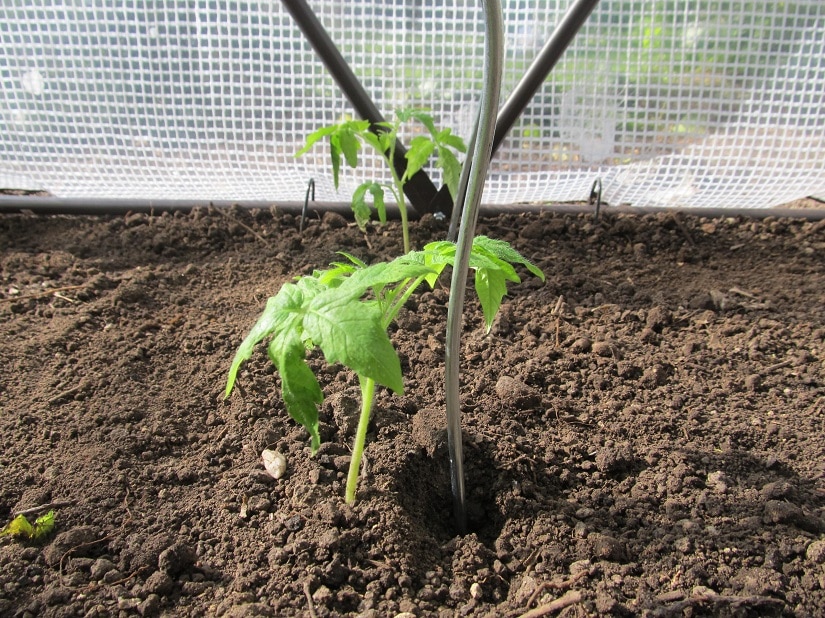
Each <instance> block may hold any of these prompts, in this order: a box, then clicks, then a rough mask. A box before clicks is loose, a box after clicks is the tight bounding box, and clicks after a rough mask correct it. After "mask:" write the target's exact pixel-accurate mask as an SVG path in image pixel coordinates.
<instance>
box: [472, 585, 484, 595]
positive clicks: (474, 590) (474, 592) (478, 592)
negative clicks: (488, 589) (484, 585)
mask: <svg viewBox="0 0 825 618" xmlns="http://www.w3.org/2000/svg"><path fill="white" fill-rule="evenodd" d="M482 594H484V592H483V591H482V590H481V586H479V584H478V582H473V585H472V586H470V596H471V597H473V598H474V599H480V598H481V595H482Z"/></svg>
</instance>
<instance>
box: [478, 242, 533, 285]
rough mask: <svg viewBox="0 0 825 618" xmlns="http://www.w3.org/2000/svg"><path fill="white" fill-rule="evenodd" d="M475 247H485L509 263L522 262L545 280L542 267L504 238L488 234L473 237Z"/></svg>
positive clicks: (531, 271)
mask: <svg viewBox="0 0 825 618" xmlns="http://www.w3.org/2000/svg"><path fill="white" fill-rule="evenodd" d="M473 247H474V248H475V247H479V248H481V249H484V250H485V251H488V252H489V253H491V254H493V255H495V256H496V257H497V258H499V259H501V260H504V261H505V262H507V263H509V264H521V265H523V266H524V267H526V268H527V270H528V271H530V273H531V274H533V275H535V276H536V277H538V278H539V279H541V280H542V281H544V273H543V272H542V271H541V269H540V268H538V267H537V266H535V265H534V264H533V263H532V262H530V261H529V260H528V259H527V258H525V257H524V256H523V255H521V253H519V252H518V251H516V250H515V249H513V247H511V246H510V245H509V243H507V242H505V241H503V240H495V239H493V238H488V237H487V236H477V237H476V238H474V239H473Z"/></svg>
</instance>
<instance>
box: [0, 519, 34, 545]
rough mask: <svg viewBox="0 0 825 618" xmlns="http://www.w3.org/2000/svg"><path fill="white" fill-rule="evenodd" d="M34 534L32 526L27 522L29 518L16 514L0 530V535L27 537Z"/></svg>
mask: <svg viewBox="0 0 825 618" xmlns="http://www.w3.org/2000/svg"><path fill="white" fill-rule="evenodd" d="M33 534H34V528H33V527H32V525H31V524H30V523H29V520H28V519H26V516H25V515H18V516H17V517H15V518H14V519H12V520H11V521H10V522H9V523H8V524H7V525H6V527H5V528H3V529H2V530H0V535H9V536H13V537H21V536H22V537H26V538H27V539H30V538H32V535H33Z"/></svg>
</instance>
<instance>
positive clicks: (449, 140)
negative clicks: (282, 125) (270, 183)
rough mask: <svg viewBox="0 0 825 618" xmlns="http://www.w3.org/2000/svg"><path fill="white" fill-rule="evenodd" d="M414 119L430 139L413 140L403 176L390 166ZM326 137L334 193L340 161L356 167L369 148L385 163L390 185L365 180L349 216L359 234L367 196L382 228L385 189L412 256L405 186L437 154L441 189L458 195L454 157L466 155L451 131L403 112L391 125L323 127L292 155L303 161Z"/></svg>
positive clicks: (426, 116) (457, 167) (458, 168)
mask: <svg viewBox="0 0 825 618" xmlns="http://www.w3.org/2000/svg"><path fill="white" fill-rule="evenodd" d="M413 120H416V121H418V122H419V123H421V124H422V125H424V128H426V129H427V133H428V134H424V135H417V136H415V137H413V138H412V140H411V141H410V148H409V150H408V151H407V153H406V155H405V157H406V159H407V169H406V170H405V172H404V174H403V175H402V176H399V175H398V171H397V170H396V169H395V166H394V165H393V160H394V157H395V147H396V144H397V140H398V133H399V131H400V130H401V127H402V126H403V125H404V124H406V123H409V122H411V121H413ZM325 137H327V138H329V152H330V159H331V162H332V178H333V182H334V184H335V188H336V189H337V188H338V179H339V176H340V171H341V159H342V157H343V160H344V161H345V162H346V164H347V165H349V166H350V167H351V168H353V169H355V168H356V167H358V151H359V150H360V149H361V145H362V143H363V144H368V145H370V146H371V147H372V149H373V150H374V151H375V153H376V154H378V155H379V156H381V157H382V158H383V159H384V161H385V162H386V163H387V165H388V166H389V169H390V173H391V174H392V183H391V184H383V183H380V182H375V181H367V182H365V183H363V184H361V185H360V186H359V187H358V188H357V189H356V190H355V192H354V193H353V194H352V212H353V214H354V215H355V221H356V222H357V223H358V226H359V227H360V228H361V229H364V226H365V225H366V223H367V222H368V221H369V220H370V215H371V210H370V207H369V205H368V204H367V194H369V195H371V196H372V202H373V205H374V207H375V210H376V212H377V213H378V219H379V220H380V221H381V222H382V223H385V222H386V220H387V209H386V205H385V200H384V191H385V189H389V191H390V194H391V195H392V198H393V199H394V200H395V202H396V204H398V210H399V212H400V214H401V233H402V235H403V240H404V253H409V251H410V231H409V223H408V220H407V205H406V202H405V201H404V185H405V184H406V183H407V180H409V179H410V178H411V177H412V176H414V175H415V174H417V173H418V172H419V171H420V170H421V168H423V167H424V165H426V163H427V161H428V160H429V159H430V157H431V156H432V155H433V154H435V155H436V160H435V165H436V167H438V168H440V169H441V170H442V172H443V174H444V184H445V185H447V188H448V189H449V190H450V194H451V195H452V196H453V198H455V196H456V193H457V191H458V182H459V177H460V175H461V164H460V163H459V161H458V157H457V156H456V153H457V152H466V150H467V148H466V146H465V145H464V140H462V139H461V138H460V137H459V136H458V135H453V133H452V131H451V130H450V129H449V128H446V129H438V128H436V126H435V122H434V121H433V118H432V116H430V115H429V114H428V113H426V112H424V111H422V110H413V109H405V110H398V111H396V112H395V120H393V121H392V122H380V123H376V124H372V123H371V122H370V121H369V120H345V121H343V122H340V123H338V124H335V125H331V126H328V127H323V128H321V129H318V130H317V131H315V132H314V133H312V134H310V135H309V136H308V137H307V140H306V144H305V145H304V147H303V148H301V150H299V151H298V152H297V153H296V155H295V156H296V157H299V156H302V155H304V154H306V153H307V152H309V150H310V149H311V148H312V147H313V146H314V145H315V144H316V143H318V142H319V141H321V140H322V139H324V138H325Z"/></svg>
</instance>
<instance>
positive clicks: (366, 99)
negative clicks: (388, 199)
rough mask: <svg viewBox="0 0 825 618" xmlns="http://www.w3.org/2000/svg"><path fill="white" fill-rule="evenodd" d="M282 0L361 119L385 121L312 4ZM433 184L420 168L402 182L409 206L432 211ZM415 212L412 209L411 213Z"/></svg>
mask: <svg viewBox="0 0 825 618" xmlns="http://www.w3.org/2000/svg"><path fill="white" fill-rule="evenodd" d="M281 3H282V4H283V5H284V6H285V7H286V9H287V10H288V11H289V13H290V15H292V18H293V19H294V20H295V22H296V23H297V24H298V27H299V28H300V29H301V31H302V32H303V33H304V36H305V37H306V39H307V41H309V43H310V45H312V48H313V49H314V50H315V53H317V54H318V56H320V58H321V60H322V61H323V63H324V65H325V66H326V67H327V70H328V71H329V72H330V74H331V75H332V78H333V79H334V80H335V81H336V83H337V84H338V87H339V88H341V91H342V92H343V93H344V96H346V97H347V99H348V100H349V102H350V103H351V104H352V107H353V108H354V109H355V111H356V112H357V113H358V115H359V116H361V118H363V119H364V120H369V121H370V122H372V123H373V124H375V123H378V122H384V117H383V115H382V114H381V112H380V111H379V110H378V108H377V107H376V106H375V103H373V101H372V99H371V98H370V96H369V94H367V91H366V90H364V86H363V85H362V84H361V82H360V81H358V78H357V77H356V76H355V73H353V71H352V69H351V68H350V66H349V65H348V64H347V61H346V60H345V59H344V57H343V56H342V55H341V52H340V51H339V50H338V48H337V47H336V46H335V43H333V42H332V39H330V37H329V34H328V33H327V31H326V30H325V29H324V26H323V25H322V24H321V22H320V21H319V20H318V18H317V17H316V16H315V13H313V12H312V8H311V7H310V6H309V5H308V4H307V2H306V0H281ZM405 154H406V149H405V148H404V146H403V145H402V144H401V142H400V141H399V142H397V143H396V146H395V157H394V160H393V166H394V167H395V170H396V172H398V175H399V177H402V176H403V175H404V171H405V170H406V169H407V159H406V158H405V157H404V155H405ZM436 192H437V190H436V188H435V185H434V184H433V182H432V180H430V177H429V176H427V173H426V172H424V171H423V170H419V171H418V173H416V174H414V175H413V176H412V177H411V178H410V179H409V180H407V182H406V184H405V185H404V193H405V195H406V196H407V198H408V199H409V200H410V203H411V205H412V207H413V208H414V209H415V210H417V211H418V212H419V213H425V212H432V210H430V205H431V203H432V202H433V198H435V195H436ZM410 214H411V215H414V213H410Z"/></svg>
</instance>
